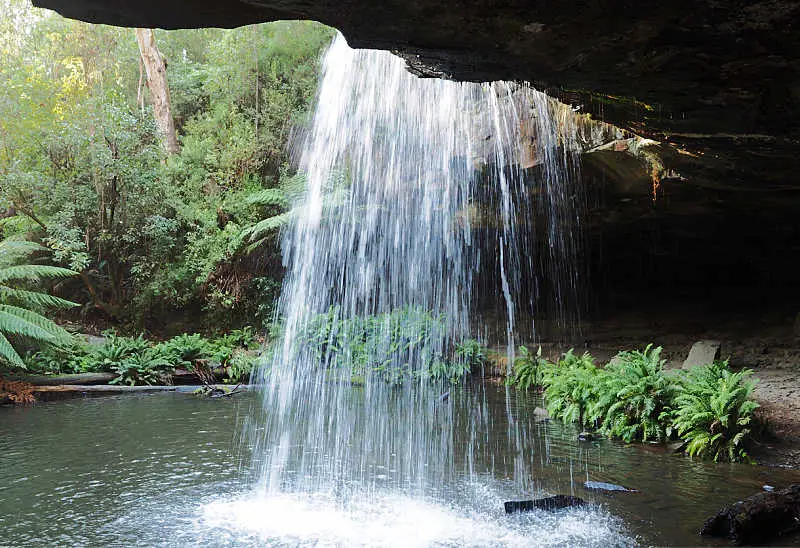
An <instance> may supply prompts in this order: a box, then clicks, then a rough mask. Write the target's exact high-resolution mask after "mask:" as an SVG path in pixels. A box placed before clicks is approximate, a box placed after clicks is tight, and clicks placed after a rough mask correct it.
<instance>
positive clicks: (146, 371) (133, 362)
mask: <svg viewBox="0 0 800 548" xmlns="http://www.w3.org/2000/svg"><path fill="white" fill-rule="evenodd" d="M112 369H113V372H114V373H116V374H117V375H118V376H117V378H116V379H114V380H113V381H111V384H127V385H130V386H134V385H137V384H147V385H153V384H165V383H168V382H169V380H170V374H171V373H172V372H173V371H174V370H175V366H174V365H173V364H171V363H170V361H169V360H168V359H167V358H166V357H165V356H164V355H163V354H162V353H161V352H160V350H159V349H158V348H146V349H144V350H142V351H140V352H136V353H135V354H131V355H129V356H127V357H125V358H124V359H122V360H121V361H120V362H118V363H116V364H115V365H114V366H113V368H112Z"/></svg>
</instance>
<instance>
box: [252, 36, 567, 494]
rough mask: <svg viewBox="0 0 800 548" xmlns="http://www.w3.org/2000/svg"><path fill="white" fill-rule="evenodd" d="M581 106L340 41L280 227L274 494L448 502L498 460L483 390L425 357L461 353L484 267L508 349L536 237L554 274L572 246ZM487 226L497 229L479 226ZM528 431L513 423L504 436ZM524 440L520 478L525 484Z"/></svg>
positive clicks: (270, 444)
mask: <svg viewBox="0 0 800 548" xmlns="http://www.w3.org/2000/svg"><path fill="white" fill-rule="evenodd" d="M571 115H572V112H571V110H570V109H569V107H565V106H564V105H560V104H558V103H556V102H555V101H552V100H550V99H548V98H547V97H546V96H544V95H542V94H540V93H538V92H536V91H534V90H533V89H531V88H530V87H528V86H523V85H516V84H508V83H503V82H495V83H489V84H465V83H455V82H449V81H443V80H438V79H436V80H433V79H432V80H421V79H418V78H416V77H414V76H412V75H410V74H409V73H408V72H407V71H406V70H405V66H404V63H403V61H402V60H400V59H399V58H397V57H394V56H393V55H391V54H389V53H386V52H380V51H367V50H358V51H355V50H352V49H350V48H349V47H348V46H347V44H346V43H345V41H344V39H343V38H341V37H337V38H336V39H335V40H334V42H333V44H332V46H331V47H330V48H329V50H328V52H327V54H326V55H325V58H324V63H323V69H322V75H321V83H320V87H319V90H318V96H317V101H316V107H315V111H314V116H313V120H312V121H311V124H310V128H309V129H308V131H307V132H306V133H305V136H304V138H303V140H302V142H301V143H298V148H299V150H300V154H299V166H298V167H299V172H300V173H302V174H303V176H304V177H305V183H306V192H305V193H304V194H303V196H302V198H300V199H299V200H298V202H297V203H296V204H294V207H293V209H292V210H291V213H290V216H291V222H290V227H289V228H288V229H287V230H286V231H285V234H284V241H283V245H284V257H285V264H286V267H287V275H286V279H285V282H284V287H283V292H282V296H281V299H280V305H279V310H280V314H281V317H282V320H283V324H282V327H283V335H282V339H281V340H280V343H279V344H278V345H276V348H275V349H274V352H273V354H272V356H271V358H270V359H269V360H267V361H266V363H265V364H264V366H263V368H262V371H261V375H262V377H261V378H262V379H263V382H264V383H265V385H266V387H265V390H264V425H263V429H262V430H261V432H262V433H261V434H260V436H259V438H258V441H257V452H258V453H260V454H263V455H264V457H263V463H262V468H261V471H260V475H259V477H260V490H261V492H262V493H263V494H267V495H271V496H274V497H279V496H285V495H287V494H291V495H292V496H295V495H298V494H301V495H302V494H306V495H308V496H324V497H325V500H326V501H329V502H330V503H331V504H334V505H336V504H338V505H344V506H345V507H356V506H361V505H363V504H367V505H369V504H377V502H376V501H379V500H384V499H383V498H382V497H385V496H386V493H393V494H395V495H396V496H397V497H411V499H410V500H422V499H425V498H426V497H428V498H430V497H433V498H434V499H437V496H438V497H441V490H442V489H443V488H444V487H443V486H446V485H453V484H456V483H458V482H459V481H461V482H466V483H467V484H470V485H472V487H471V488H475V484H474V480H475V478H476V477H478V476H479V475H480V474H483V473H486V472H491V471H490V470H489V471H487V470H476V469H475V468H474V467H475V464H474V462H475V461H474V458H473V456H474V455H475V454H476V453H477V452H484V453H486V452H490V451H491V449H490V446H491V444H490V436H489V434H488V431H489V429H490V428H491V426H492V424H491V423H492V421H493V419H492V418H491V417H490V416H489V414H488V413H487V411H486V408H485V404H484V402H483V400H482V396H481V391H480V389H475V390H471V391H470V390H461V391H459V390H456V389H455V388H452V389H451V385H450V383H449V382H448V379H447V376H448V373H444V374H442V375H436V374H431V371H432V369H431V368H434V369H435V368H436V367H442V366H443V364H444V363H445V362H447V363H457V361H458V360H457V358H456V357H454V353H453V349H454V345H455V344H456V343H457V342H459V341H461V340H463V339H465V338H466V337H468V336H469V335H470V333H472V332H473V331H474V330H475V329H476V328H478V326H476V322H475V318H476V315H475V308H476V307H475V302H474V299H473V289H474V288H475V287H476V285H475V280H476V277H477V275H478V274H479V273H480V272H482V271H485V270H486V269H487V265H488V267H489V270H495V271H496V273H497V276H498V278H497V279H498V280H499V285H500V287H502V297H501V298H502V300H503V302H504V307H505V309H506V315H507V323H508V330H507V333H508V345H509V352H510V353H511V352H513V345H514V333H515V330H516V325H515V320H516V318H517V317H518V314H517V312H518V310H519V308H520V304H519V302H518V301H519V295H520V294H521V288H522V287H523V286H524V285H525V284H526V283H528V281H527V280H526V279H525V277H526V272H531V271H533V270H534V265H535V264H538V263H537V262H536V260H535V259H536V258H535V257H531V256H530V254H529V252H532V251H533V247H532V244H531V242H530V241H529V239H530V238H534V237H538V238H545V239H546V241H547V244H546V246H545V249H546V254H548V255H549V257H550V260H549V261H548V264H549V265H551V267H552V268H553V269H554V271H555V270H557V269H558V268H563V266H564V263H566V262H569V261H570V260H574V258H575V257H574V254H575V250H576V248H575V245H574V241H573V240H572V239H570V237H569V235H568V232H569V230H566V228H568V227H569V225H571V224H574V223H575V222H577V221H578V219H577V217H576V215H577V213H578V211H577V209H576V208H570V205H571V203H572V202H571V200H572V201H574V196H573V195H572V194H570V193H571V192H573V191H572V190H571V189H570V184H571V179H570V176H571V174H572V173H573V172H574V169H575V165H576V164H575V162H574V156H575V154H577V152H578V151H579V149H580V147H581V144H580V140H581V135H580V131H579V129H578V127H577V125H576V124H575V122H574V116H571ZM487 185H488V187H490V189H489V190H488V191H486V187H487ZM481 188H483V189H484V191H481ZM532 188H534V189H535V192H531V189H532ZM531 194H536V195H538V196H539V197H540V198H544V199H543V200H542V199H540V200H538V201H534V200H533V199H532V198H530V197H529V196H530V195H531ZM537 216H539V217H541V218H543V219H546V221H545V225H546V226H547V228H546V234H536V231H537V230H539V228H537V226H538V225H536V223H534V220H535V218H536V217H537ZM535 225H536V226H535ZM485 226H493V227H495V230H493V231H492V234H493V236H492V238H494V243H493V244H489V245H487V244H486V238H483V239H479V238H476V236H475V234H476V233H477V232H479V228H481V227H485ZM523 228H524V230H522V229H523ZM494 250H496V251H498V253H499V256H498V255H495V253H494V252H493V251H494ZM526 265H529V266H527V267H526ZM556 278H557V280H556V283H555V287H556V290H555V291H556V293H558V295H559V300H560V299H561V295H562V294H564V295H565V294H566V293H568V292H569V291H574V289H575V287H577V280H576V278H575V276H574V275H573V274H572V273H571V271H570V269H568V268H567V269H563V271H559V275H558V276H556ZM529 300H530V302H531V303H532V302H533V297H529ZM562 312H563V311H562ZM353 325H358V326H361V327H360V328H359V329H354V328H353V327H352V326H353ZM365 325H366V326H368V329H370V330H371V333H373V335H370V336H366V335H364V330H363V326H365ZM375 333H377V335H374V334H375ZM398 333H401V334H402V336H401V337H399V339H398V335H397V334H398ZM418 333H422V334H421V335H419V336H418ZM398 340H399V341H400V342H401V344H397V343H398ZM409 341H410V342H409ZM359 345H360V346H361V347H364V346H366V347H368V348H366V350H365V349H364V348H360V349H359V350H354V348H359ZM365 355H366V358H364V356H365ZM451 392H452V394H451ZM454 400H457V401H458V404H459V405H468V406H470V408H471V409H474V412H473V413H472V414H471V417H472V418H471V420H470V421H469V424H454V419H453V413H452V406H453V405H454ZM509 422H510V421H509ZM465 432H466V433H467V435H466V439H468V440H469V442H468V443H466V444H465V443H463V440H464V439H465V434H464V433H465ZM456 434H458V439H459V440H461V441H459V442H458V443H457V442H455V441H454V440H455V438H456ZM525 435H526V433H525V432H522V431H520V430H519V428H516V427H515V426H514V425H513V424H509V425H508V427H507V436H508V437H509V439H512V440H513V439H516V440H517V441H519V440H520V439H521V438H522V437H524V436H525ZM518 447H519V451H518V454H517V455H516V456H515V462H514V465H513V469H514V478H513V481H515V482H516V485H517V486H518V490H519V492H521V493H524V492H531V490H533V489H534V487H535V478H530V477H529V474H528V472H527V471H526V470H527V469H528V468H529V467H528V466H526V459H530V458H531V455H529V454H526V451H525V450H523V448H522V445H521V444H519V443H518ZM490 460H491V459H490ZM470 482H472V483H470ZM437 493H439V495H437Z"/></svg>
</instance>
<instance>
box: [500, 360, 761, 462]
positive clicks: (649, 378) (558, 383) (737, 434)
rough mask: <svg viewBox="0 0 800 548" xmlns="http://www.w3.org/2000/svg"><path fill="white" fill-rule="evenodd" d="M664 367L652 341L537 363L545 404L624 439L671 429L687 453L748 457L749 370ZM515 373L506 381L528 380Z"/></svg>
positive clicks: (722, 365)
mask: <svg viewBox="0 0 800 548" xmlns="http://www.w3.org/2000/svg"><path fill="white" fill-rule="evenodd" d="M538 357H539V356H538V355H537V358H538ZM663 366H664V360H662V359H661V348H660V347H658V348H653V347H652V345H648V346H647V347H646V348H645V349H644V350H643V351H623V352H620V353H619V354H617V356H616V357H614V358H613V359H612V360H611V362H610V363H609V364H608V365H607V366H606V367H605V368H604V369H601V368H598V367H596V366H595V365H594V363H593V360H592V357H591V356H590V355H589V354H588V353H585V354H584V355H583V356H580V357H579V356H577V355H576V354H574V352H573V351H572V350H570V351H569V352H567V353H566V354H564V356H563V358H562V359H561V360H559V362H558V363H557V364H555V365H549V364H546V363H544V364H542V366H541V367H542V368H543V369H544V370H545V373H544V376H543V384H544V386H545V390H544V396H545V401H546V405H547V411H548V413H549V414H550V416H552V417H554V418H556V419H559V420H562V421H564V422H572V423H578V424H580V425H581V426H590V427H598V428H600V429H601V430H603V431H604V432H606V433H607V434H609V435H610V436H613V437H616V438H620V439H622V440H624V441H626V442H632V441H636V440H638V441H658V442H663V441H666V440H668V439H670V438H671V437H673V436H675V435H678V436H679V437H680V439H681V440H683V441H684V442H686V451H687V452H688V453H689V455H691V456H695V455H697V456H700V457H708V458H713V459H714V460H715V461H720V460H724V461H730V462H736V461H742V460H744V461H747V460H749V457H748V455H747V452H746V445H747V443H748V441H749V440H750V439H751V437H752V424H753V421H754V417H753V413H754V411H755V410H756V409H757V408H758V404H757V403H756V402H755V401H753V400H752V391H753V383H752V382H750V381H748V380H747V379H748V377H749V376H750V375H751V374H752V372H751V371H750V370H743V371H740V372H738V373H734V372H732V371H731V370H730V369H729V368H728V362H727V361H725V362H715V363H713V364H709V365H706V366H702V367H696V368H694V369H692V370H690V371H689V372H686V373H683V374H682V375H681V376H678V375H667V374H665V372H664V370H663ZM519 371H525V370H524V369H520V370H519ZM519 375H520V373H519V372H518V371H517V369H516V368H515V376H514V377H512V378H511V379H509V380H508V382H509V384H515V385H517V386H520V385H522V386H526V385H528V384H527V383H528V381H527V379H528V378H529V376H526V377H524V380H523V381H518V380H517V377H518V376H519ZM528 386H533V381H530V384H529V385H528Z"/></svg>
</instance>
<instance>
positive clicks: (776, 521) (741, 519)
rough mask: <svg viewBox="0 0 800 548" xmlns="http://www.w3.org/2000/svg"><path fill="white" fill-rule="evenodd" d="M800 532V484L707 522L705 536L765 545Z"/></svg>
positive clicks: (739, 505)
mask: <svg viewBox="0 0 800 548" xmlns="http://www.w3.org/2000/svg"><path fill="white" fill-rule="evenodd" d="M797 531H800V483H795V484H793V485H790V486H789V487H787V488H786V489H780V490H777V491H768V492H762V493H757V494H755V495H753V496H752V497H749V498H746V499H744V500H740V501H739V502H736V503H734V504H732V505H730V506H728V507H727V508H723V509H722V510H720V511H719V513H718V514H717V515H716V516H714V517H712V518H709V519H708V520H706V522H705V523H704V524H703V528H702V530H701V531H700V534H701V535H707V536H712V537H720V538H727V539H729V540H731V541H733V542H734V543H736V544H765V543H767V542H770V541H771V540H773V539H775V538H777V537H781V536H784V535H788V534H792V533H795V532H797Z"/></svg>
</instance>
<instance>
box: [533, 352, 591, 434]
mask: <svg viewBox="0 0 800 548" xmlns="http://www.w3.org/2000/svg"><path fill="white" fill-rule="evenodd" d="M602 375H603V372H602V370H599V369H597V367H596V366H595V365H594V358H592V355H591V354H589V353H588V352H586V353H584V354H583V355H582V356H578V355H576V354H575V353H574V350H572V349H570V350H569V351H568V352H566V353H565V354H564V355H563V357H562V358H561V359H560V360H559V361H558V363H556V364H555V365H553V366H549V367H546V368H545V373H544V376H543V382H544V385H545V386H546V388H545V391H544V397H545V401H546V405H547V412H548V413H549V414H550V416H551V417H553V418H556V419H560V420H561V421H563V422H577V423H579V424H581V425H583V424H586V423H587V420H588V418H589V416H588V411H589V409H590V408H591V405H592V403H593V402H594V401H596V400H597V397H598V394H597V388H598V386H599V385H600V384H601V382H600V381H601V377H602Z"/></svg>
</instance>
